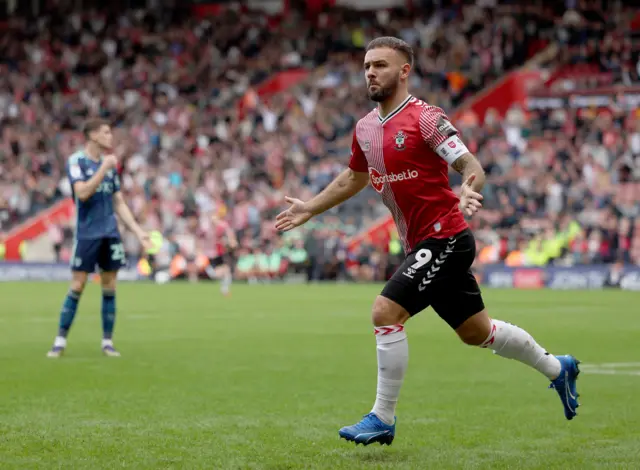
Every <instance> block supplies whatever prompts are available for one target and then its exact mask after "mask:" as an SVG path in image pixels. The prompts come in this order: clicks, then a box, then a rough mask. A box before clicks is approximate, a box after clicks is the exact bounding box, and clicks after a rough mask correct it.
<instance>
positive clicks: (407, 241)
mask: <svg viewBox="0 0 640 470" xmlns="http://www.w3.org/2000/svg"><path fill="white" fill-rule="evenodd" d="M467 152H468V149H467V147H466V146H465V145H464V143H462V141H461V140H460V137H459V136H458V131H457V129H456V128H455V127H454V126H453V125H452V124H451V122H450V121H449V118H448V117H447V116H446V114H445V113H444V111H443V110H442V109H440V108H438V107H435V106H431V105H429V104H427V103H425V102H423V101H421V100H418V99H416V98H414V97H413V96H409V97H407V99H406V100H405V101H403V102H402V103H401V104H400V105H399V106H398V107H397V108H396V109H395V110H394V111H393V112H391V113H389V115H388V116H387V117H385V118H384V119H383V118H381V117H380V114H379V112H378V109H377V108H376V109H374V110H373V111H371V112H370V113H369V114H367V115H366V116H365V117H364V118H362V119H361V120H360V121H358V124H357V125H356V130H355V133H354V136H353V144H352V147H351V161H350V163H349V167H350V168H351V169H352V170H353V171H357V172H367V171H368V172H369V177H370V179H371V186H373V188H374V189H375V190H376V191H377V192H378V193H380V195H381V196H382V201H383V202H384V204H385V205H386V206H387V207H388V208H389V210H390V211H391V214H392V215H393V218H394V220H395V223H396V225H397V227H398V234H399V235H400V238H401V240H402V243H403V245H404V249H405V252H407V253H408V252H409V251H411V250H412V249H413V248H415V246H416V245H417V244H418V243H420V242H421V241H423V240H425V239H427V238H448V237H451V236H453V235H455V234H457V233H459V232H461V231H462V230H464V229H465V228H467V227H468V225H467V223H466V221H465V220H464V215H463V214H462V212H461V211H460V210H459V209H458V204H459V202H460V201H459V199H458V197H457V196H456V194H455V193H454V192H453V191H452V190H451V187H450V186H449V175H448V166H449V164H451V163H453V162H454V161H455V160H456V159H457V158H459V157H460V156H462V155H464V154H465V153H467Z"/></svg>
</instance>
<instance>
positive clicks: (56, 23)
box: [0, 2, 640, 280]
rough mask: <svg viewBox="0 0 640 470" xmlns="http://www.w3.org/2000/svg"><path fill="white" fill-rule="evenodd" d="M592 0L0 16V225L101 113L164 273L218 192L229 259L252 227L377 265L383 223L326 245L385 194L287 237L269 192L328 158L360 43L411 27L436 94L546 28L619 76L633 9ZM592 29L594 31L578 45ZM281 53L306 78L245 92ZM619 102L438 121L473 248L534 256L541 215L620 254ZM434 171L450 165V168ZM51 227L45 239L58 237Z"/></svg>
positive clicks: (378, 268) (36, 199)
mask: <svg viewBox="0 0 640 470" xmlns="http://www.w3.org/2000/svg"><path fill="white" fill-rule="evenodd" d="M542 3H543V4H545V2H542ZM600 3H601V2H577V4H576V8H575V9H573V10H568V11H566V9H565V7H564V2H548V3H546V6H519V5H515V4H513V2H504V4H502V2H483V3H482V4H481V3H476V4H475V5H469V4H467V3H465V2H459V3H456V4H455V5H452V6H449V7H447V8H442V9H433V8H425V9H423V10H416V11H413V12H411V13H406V12H394V13H393V14H388V13H386V12H384V11H380V12H375V13H366V12H350V11H347V10H343V9H332V10H328V11H327V12H325V13H323V14H322V15H320V16H319V17H317V18H316V19H315V22H314V23H312V22H310V21H309V20H306V19H304V18H303V17H302V16H300V15H299V14H297V13H295V12H294V13H293V14H292V15H291V16H290V17H287V18H283V19H282V20H279V21H278V20H276V19H270V18H267V17H265V15H263V14H262V13H258V12H246V11H245V12H236V11H233V10H228V11H226V12H225V13H224V14H223V15H220V16H219V17H216V18H209V19H196V18H191V17H189V16H186V15H184V14H182V13H181V11H180V10H175V11H170V10H164V11H163V12H162V13H160V12H154V11H141V10H138V11H118V12H106V13H101V12H87V13H83V14H78V13H75V12H64V11H59V12H57V11H52V12H49V13H47V14H44V15H41V16H40V18H39V20H38V21H36V22H28V21H26V20H24V19H19V18H15V19H12V20H11V21H10V23H9V26H8V28H7V29H6V30H5V31H4V32H3V33H1V34H0V71H2V73H1V74H0V90H1V91H0V132H1V133H2V137H3V139H2V140H1V141H0V224H2V225H0V227H2V230H7V229H9V228H10V227H11V226H13V225H15V224H16V223H18V222H19V221H21V220H23V219H24V218H26V217H28V216H30V215H32V214H33V213H34V212H36V211H38V210H40V209H41V208H43V207H46V206H48V205H50V204H51V203H52V202H53V201H56V200H59V199H60V198H62V197H65V196H68V195H69V189H70V188H69V187H68V184H67V183H66V180H65V179H64V177H63V171H62V168H63V164H64V160H65V158H66V156H67V155H69V154H70V153H72V151H73V150H74V149H75V148H76V146H77V145H79V143H80V141H81V135H80V132H79V124H80V123H81V122H82V121H83V120H84V119H85V118H86V117H88V116H102V117H105V118H108V119H110V120H112V121H113V122H114V123H115V124H116V126H117V129H116V139H115V140H116V141H117V142H118V146H117V147H116V148H115V149H114V152H115V153H116V154H117V155H118V156H119V158H120V160H121V166H120V168H119V172H120V175H121V181H122V190H123V192H124V193H125V197H126V198H127V200H128V201H129V202H130V204H131V207H132V210H133V211H134V213H135V215H136V216H137V217H139V218H140V220H142V221H143V225H144V228H145V229H147V230H161V231H162V232H164V233H165V235H166V236H167V238H169V239H171V240H174V242H175V243H172V244H170V249H169V248H167V254H166V256H165V258H167V259H165V260H164V261H165V264H167V265H168V264H169V261H170V260H171V259H176V258H174V257H175V256H177V257H178V258H177V259H180V260H182V261H183V262H184V263H174V264H173V266H174V268H175V269H174V271H175V272H176V273H191V276H192V277H193V276H194V271H193V270H189V268H188V265H189V263H190V262H191V261H189V260H195V259H198V256H199V255H202V254H204V253H202V252H204V251H206V247H202V248H197V247H199V246H202V245H201V243H200V244H199V243H198V239H205V240H206V239H207V237H208V235H209V233H208V231H209V230H210V228H208V224H207V222H206V221H207V220H208V217H209V214H211V213H212V212H215V211H219V210H225V211H226V218H227V220H228V221H229V223H230V224H231V226H232V227H233V229H234V230H235V231H236V233H237V235H238V239H239V240H240V244H241V246H242V247H243V248H245V249H246V250H245V251H242V252H240V253H239V257H238V272H239V273H241V275H242V276H244V277H246V278H257V277H259V276H261V273H262V274H264V269H263V270H262V271H261V270H260V266H263V267H264V266H265V265H266V264H265V262H264V260H265V256H267V255H266V254H265V253H264V251H263V248H261V249H258V248H254V247H259V246H261V247H264V246H269V247H270V248H269V249H270V250H273V251H272V252H271V255H269V256H268V259H271V257H272V258H273V260H274V261H273V266H275V265H276V262H275V260H276V259H278V257H279V259H280V260H281V261H282V260H283V259H284V260H285V261H284V262H285V263H286V262H287V261H288V262H289V264H290V265H292V266H295V267H296V268H297V269H301V267H302V265H304V266H306V267H307V268H308V278H309V279H310V280H318V279H324V278H326V277H347V275H348V274H347V273H349V274H350V275H351V276H352V277H354V278H356V279H366V280H374V279H377V280H380V279H382V278H384V276H385V270H386V264H387V263H388V257H387V256H386V254H385V255H384V256H383V255H382V254H381V253H380V252H379V250H378V249H375V248H374V246H379V245H381V244H382V245H383V246H385V248H384V251H386V250H387V249H388V243H387V240H386V239H385V240H384V241H375V240H374V241H371V243H365V244H364V245H362V246H361V247H360V248H359V252H357V253H351V254H347V253H346V248H345V239H346V237H347V236H350V235H353V234H354V233H355V232H356V231H357V230H358V229H359V228H360V227H362V226H365V225H367V224H370V223H371V222H372V221H373V220H375V219H377V218H378V217H379V216H380V215H381V214H383V213H384V210H383V209H381V206H380V205H379V204H378V203H377V202H376V203H373V202H372V200H373V199H372V198H371V197H370V196H371V193H370V192H369V193H367V192H366V191H364V192H363V194H362V197H360V198H354V200H353V201H350V204H347V205H344V206H341V207H340V208H338V209H336V211H334V212H332V213H330V214H329V215H328V217H326V218H325V219H324V220H321V221H320V225H318V226H317V227H315V229H314V227H311V230H310V231H309V232H305V231H301V232H300V235H299V236H298V238H284V239H283V240H284V241H283V242H278V241H277V240H278V237H279V236H280V235H279V234H277V233H275V231H274V230H273V227H272V224H271V223H270V219H271V217H272V215H273V212H274V210H275V208H276V207H277V206H279V204H280V203H281V201H282V197H283V196H284V195H285V194H286V193H288V192H289V191H292V190H293V189H295V190H296V193H297V194H301V197H303V198H304V197H305V196H306V195H311V194H314V193H316V192H318V191H319V190H321V189H322V188H323V187H324V186H325V185H326V184H327V183H328V182H329V181H331V180H332V179H333V177H334V176H335V175H336V174H337V173H338V172H339V171H341V170H342V168H343V167H344V164H345V161H346V159H347V158H348V152H349V147H350V141H351V134H352V131H353V126H354V125H355V122H356V121H357V119H358V118H359V117H361V116H362V115H363V114H365V113H366V112H367V111H368V109H369V108H370V107H371V103H370V102H368V100H367V99H366V96H365V95H363V94H362V93H360V91H359V88H360V86H361V84H362V80H363V73H362V64H361V61H362V48H363V46H364V45H365V44H366V43H367V41H368V40H369V39H371V38H372V37H374V36H379V35H384V34H396V35H399V36H401V37H403V38H404V39H405V40H407V41H408V42H410V43H411V44H412V45H414V46H415V47H416V50H417V51H418V54H417V57H416V66H415V67H416V73H415V74H414V83H412V90H413V91H414V92H415V94H417V95H419V96H421V97H422V98H424V99H426V100H427V101H429V102H430V103H431V104H434V105H439V106H442V107H445V108H446V109H451V108H452V107H454V106H456V105H457V104H459V103H461V102H462V101H464V100H465V99H467V98H468V97H469V96H470V95H471V94H473V93H475V92H477V91H479V90H481V89H483V88H484V87H485V86H487V84H489V83H491V82H492V81H494V80H495V79H496V78H498V77H500V76H502V75H503V74H504V73H505V72H506V71H507V70H509V69H511V68H513V67H516V66H519V65H521V64H522V63H523V62H524V61H525V60H526V59H527V58H528V57H530V56H531V55H532V54H534V53H535V52H537V51H538V50H540V48H542V47H544V46H545V45H546V44H547V43H548V41H549V40H551V39H553V38H554V37H555V38H556V39H557V40H558V41H559V43H560V45H561V49H562V50H563V52H562V53H563V54H564V55H563V56H562V57H563V58H565V59H566V60H568V61H569V62H571V61H573V62H575V63H579V62H585V61H587V62H593V61H595V62H597V64H598V66H599V67H601V68H602V71H603V72H604V73H607V74H610V75H611V76H612V77H617V78H615V79H614V80H616V81H621V83H628V82H629V81H631V82H633V80H635V75H634V60H636V61H637V59H638V56H637V50H638V49H637V38H636V37H635V36H634V33H630V32H628V31H629V28H628V27H627V26H628V24H627V17H631V16H632V15H628V12H626V11H624V10H616V11H614V12H612V13H611V14H609V12H606V14H604V13H603V12H602V11H601V6H600ZM594 5H595V6H594ZM599 9H600V10H599ZM554 18H555V23H554ZM557 25H560V26H561V27H560V28H556V26H557ZM603 25H604V26H603ZM554 35H555V36H554ZM598 41H601V42H602V45H603V46H602V50H600V49H594V48H593V47H592V46H594V45H597V44H599V42H598ZM565 45H566V47H565ZM297 67H303V68H307V69H309V70H311V71H312V73H311V74H310V75H309V77H308V79H307V80H305V81H304V82H302V83H300V84H299V85H297V86H295V87H293V88H291V89H288V90H284V91H282V92H281V93H278V94H276V95H271V96H262V97H259V96H258V95H257V93H256V85H257V84H258V83H259V82H260V81H262V80H263V79H265V78H266V77H268V76H269V75H271V74H272V73H273V72H275V71H279V70H285V69H288V68H297ZM636 68H637V67H636ZM638 117H639V116H637V115H636V114H635V113H634V112H630V111H629V110H626V109H619V108H615V107H614V108H612V109H610V110H608V111H606V110H605V112H603V110H600V112H599V113H595V112H593V110H574V109H559V110H551V111H548V110H540V111H533V112H529V111H527V110H525V109H523V108H521V107H518V106H514V107H513V108H512V109H510V110H509V112H508V113H507V115H506V117H505V119H504V121H503V120H502V119H501V118H500V116H499V115H498V114H497V112H495V111H489V112H488V113H487V114H486V116H485V117H484V119H483V120H481V119H479V117H478V116H476V115H474V113H473V112H472V111H467V112H466V113H465V114H464V115H463V118H462V119H461V120H460V122H459V123H458V124H457V125H458V126H459V128H460V130H461V132H462V133H463V136H464V139H465V141H466V142H468V145H469V146H470V149H471V150H472V151H473V152H474V153H476V154H477V155H478V156H479V158H480V160H481V161H482V162H483V164H484V166H485V168H486V171H487V185H486V196H485V210H484V211H483V212H482V213H481V216H480V217H478V218H477V219H476V220H474V221H473V224H474V225H475V228H476V230H477V232H476V233H477V236H478V240H479V250H478V251H479V253H480V252H482V249H483V248H485V247H490V249H489V250H487V251H486V253H487V258H486V259H487V260H491V261H493V260H495V261H500V260H504V259H505V258H506V257H507V256H508V254H509V253H510V252H511V251H513V250H515V249H517V248H518V247H520V250H519V251H521V252H522V251H524V252H525V256H524V259H528V258H532V259H533V260H535V262H539V261H540V260H541V259H543V257H544V256H543V255H544V252H543V251H542V250H543V248H542V244H538V242H537V240H538V239H537V238H533V240H536V241H535V242H532V241H529V240H530V239H531V238H532V237H534V236H535V235H536V234H539V233H546V234H547V237H546V239H547V246H548V247H554V246H555V243H558V244H560V241H562V243H561V250H560V253H561V254H560V256H559V257H558V256H554V257H553V258H554V262H557V263H562V262H567V263H568V262H575V261H576V260H577V259H584V256H591V257H590V258H589V259H591V260H595V259H618V257H619V256H622V257H623V258H624V259H628V260H630V261H633V262H638V260H639V259H640V257H639V254H638V251H637V249H636V248H635V247H636V245H634V243H635V242H634V241H633V240H637V239H638V238H637V236H636V233H637V231H638V228H637V225H634V224H631V223H630V222H629V224H627V222H619V220H620V221H624V220H627V219H630V218H633V217H636V216H637V215H638V210H639V207H638V199H639V198H637V197H636V198H634V197H633V194H632V193H630V196H628V195H624V194H622V195H621V194H618V193H616V190H617V189H616V188H619V187H621V186H620V184H621V183H625V184H630V183H631V182H634V181H638V178H639V177H640V119H638ZM541 175H544V177H541ZM451 182H452V184H453V185H454V186H455V185H457V184H459V183H460V181H459V178H457V176H456V175H452V177H451ZM300 187H301V188H300ZM605 213H606V214H608V215H606V217H605V216H603V214H605ZM562 221H572V222H573V223H574V224H579V225H580V227H581V231H578V232H577V233H576V232H575V231H573V232H572V234H571V236H569V237H565V238H562V239H561V240H560V239H558V238H557V237H559V236H560V235H559V234H562V233H564V230H565V229H564V228H563V227H564V226H563V224H565V225H566V223H568V222H562ZM558 224H559V225H558ZM627 225H631V227H630V228H629V229H628V230H627ZM65 232H66V236H65V241H64V242H63V243H62V247H61V249H60V257H61V258H62V259H64V258H65V257H68V255H69V251H70V246H71V240H70V236H69V231H68V230H66V231H65ZM621 232H625V233H628V237H625V236H623V235H621ZM196 233H200V235H199V236H195V234H196ZM615 234H617V238H616V235H615ZM296 236H297V235H296ZM627 238H628V240H627ZM616 240H617V241H616ZM585 242H588V243H587V247H586V248H585V249H583V248H582V245H584V243H585ZM125 243H126V247H127V250H128V252H129V253H130V254H131V255H132V256H133V257H137V255H138V254H139V247H138V246H137V242H136V241H135V240H134V239H130V237H126V236H125ZM282 243H283V244H282ZM525 243H526V246H527V248H526V250H522V248H523V247H524V246H525ZM292 246H293V247H294V250H297V251H294V250H292V249H291V247H292ZM537 246H540V248H537ZM301 247H302V248H301ZM587 248H588V249H587ZM591 248H592V249H591ZM549 249H550V251H554V254H555V253H557V247H556V248H554V249H553V250H551V248H549ZM288 250H289V253H294V252H295V253H297V254H299V255H300V256H301V253H302V251H301V250H303V251H304V252H305V254H306V258H305V261H293V258H287V254H286V253H287V251H288ZM536 250H537V251H536ZM576 250H577V251H576ZM634 250H635V251H634ZM576 253H578V254H579V256H576ZM289 256H291V255H289ZM296 259H303V258H296ZM259 260H262V261H261V263H262V264H260V263H259V262H258V261H259ZM524 262H531V261H524ZM301 263H304V264H301ZM270 266H271V264H270ZM292 269H293V268H292ZM276 271H277V270H275V269H271V268H270V269H268V270H267V272H268V273H270V274H275V272H276ZM263 277H264V276H263Z"/></svg>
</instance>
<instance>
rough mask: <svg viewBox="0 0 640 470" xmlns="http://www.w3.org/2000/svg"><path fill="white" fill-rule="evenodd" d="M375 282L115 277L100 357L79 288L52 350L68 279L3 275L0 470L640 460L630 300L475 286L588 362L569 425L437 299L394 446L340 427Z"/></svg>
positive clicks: (419, 330) (364, 367)
mask: <svg viewBox="0 0 640 470" xmlns="http://www.w3.org/2000/svg"><path fill="white" fill-rule="evenodd" d="M379 290H380V286H371V285H322V286H306V285H270V286H234V292H233V296H232V297H231V298H229V299H226V298H223V297H221V296H220V294H219V293H218V287H217V286H216V285H212V284H198V285H190V284H169V285H164V286H158V285H153V284H121V285H120V290H119V294H118V299H117V301H118V320H117V323H116V336H115V340H116V346H117V347H118V348H119V349H120V351H121V352H122V354H123V357H121V358H105V357H102V356H101V355H100V350H99V347H100V315H99V311H100V310H99V309H100V305H99V302H100V295H99V289H98V287H97V286H96V285H91V286H89V287H88V290H87V292H86V293H85V296H84V297H83V299H82V301H81V305H80V309H79V312H78V317H77V319H76V324H75V325H74V329H73V330H72V332H71V335H70V338H69V348H68V350H67V355H66V356H65V357H63V358H62V359H61V360H58V361H56V360H51V359H47V358H46V357H45V354H46V352H47V349H48V348H49V347H50V346H51V342H52V339H53V336H54V334H55V332H56V329H57V320H58V310H59V306H60V303H61V302H62V297H63V295H64V293H65V291H66V285H63V284H46V283H42V284H40V283H33V284H0V299H1V304H0V305H1V308H0V331H2V336H1V343H0V381H1V386H0V468H1V469H3V470H8V469H58V468H60V469H62V468H64V469H91V470H97V469H116V468H130V469H298V468H299V469H312V468H326V469H350V470H351V469H360V468H366V469H374V468H375V469H377V468H380V469H383V468H384V469H388V468H415V469H437V470H439V469H448V468H451V469H476V468H477V469H485V468H490V469H507V468H509V469H529V468H539V469H550V468H561V469H588V468H617V469H622V468H628V469H634V468H635V469H637V468H640V307H639V306H638V305H639V302H638V301H639V300H640V295H639V294H638V293H632V292H621V291H597V292H595V291H594V292H575V291H567V292H559V291H524V292H522V291H498V290H488V291H486V292H485V300H486V303H487V305H488V308H489V309H490V312H491V314H492V315H494V316H495V317H496V318H500V319H503V320H507V321H511V322H513V323H516V324H518V325H519V326H521V327H523V328H525V329H526V330H528V331H529V332H530V333H531V334H532V335H533V336H534V337H535V338H536V339H537V340H538V341H539V342H540V343H541V344H542V345H543V346H545V347H546V348H548V349H549V350H550V351H551V352H554V353H558V354H563V353H572V354H575V355H576V356H577V357H578V358H579V359H580V360H582V361H583V364H584V367H583V373H582V374H581V376H580V380H579V381H578V385H579V391H580V393H581V402H582V407H581V408H580V409H579V415H578V417H577V418H576V419H575V420H573V421H571V422H568V421H566V420H565V418H564V415H563V412H562V406H561V404H560V401H559V400H558V398H557V396H556V393H555V392H554V391H553V390H547V389H546V387H547V385H548V383H547V381H546V380H545V379H544V378H543V377H542V376H540V375H539V374H538V373H537V372H535V371H533V370H530V369H528V368H527V367H525V366H523V365H521V364H519V363H517V362H515V361H509V360H505V359H502V358H499V357H496V356H494V355H493V354H491V353H490V352H489V351H486V350H478V349H474V348H471V347H468V346H464V345H462V344H461V343H460V342H459V341H458V340H457V339H456V337H455V335H454V334H453V333H452V332H451V331H450V330H449V329H448V327H447V326H446V324H444V322H442V321H441V320H440V319H439V318H438V317H437V316H436V315H435V313H433V312H432V311H431V310H428V311H425V312H423V313H422V314H421V315H419V316H418V317H416V318H414V319H413V320H411V321H410V322H409V324H408V328H407V332H408V335H409V347H410V360H409V372H408V374H407V378H406V381H405V386H404V388H403V390H402V394H401V397H400V404H399V407H398V427H397V433H396V440H395V442H394V444H393V446H391V447H386V446H384V447H380V446H378V445H374V446H369V447H366V448H365V447H362V446H359V447H355V446H354V445H353V444H350V443H347V442H345V441H341V440H339V438H338V432H337V431H338V429H339V428H340V427H341V426H343V425H347V424H352V423H354V422H356V421H357V420H359V419H360V417H361V416H362V415H363V414H365V413H367V412H368V411H369V410H370V408H371V405H372V404H373V400H374V398H375V385H376V354H375V340H374V338H373V334H372V329H371V327H370V322H369V309H370V306H371V304H372V301H373V299H374V296H375V295H376V294H377V293H378V292H379Z"/></svg>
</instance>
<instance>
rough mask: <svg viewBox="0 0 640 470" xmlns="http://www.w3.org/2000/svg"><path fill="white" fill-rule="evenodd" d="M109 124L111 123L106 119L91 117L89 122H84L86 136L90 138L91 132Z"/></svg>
mask: <svg viewBox="0 0 640 470" xmlns="http://www.w3.org/2000/svg"><path fill="white" fill-rule="evenodd" d="M109 125H110V124H109V123H108V122H107V121H105V120H104V119H89V120H88V121H87V122H85V123H84V128H83V132H84V136H85V137H86V138H87V139H88V138H89V134H91V133H92V132H94V131H97V130H98V129H100V128H101V127H102V126H109Z"/></svg>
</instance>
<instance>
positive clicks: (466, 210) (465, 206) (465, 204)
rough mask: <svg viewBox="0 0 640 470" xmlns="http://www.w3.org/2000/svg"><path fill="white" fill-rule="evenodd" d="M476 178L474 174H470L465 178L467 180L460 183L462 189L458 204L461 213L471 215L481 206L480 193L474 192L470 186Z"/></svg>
mask: <svg viewBox="0 0 640 470" xmlns="http://www.w3.org/2000/svg"><path fill="white" fill-rule="evenodd" d="M475 179H476V175H471V176H469V178H467V181H465V182H464V183H462V190H461V191H460V205H459V206H458V207H459V208H460V210H461V211H462V213H463V214H464V215H466V216H469V217H471V216H472V215H473V214H475V213H476V212H478V211H479V210H480V208H481V207H482V203H481V202H480V201H482V199H483V197H482V194H480V193H477V192H475V191H474V190H473V189H472V188H471V183H473V180H475Z"/></svg>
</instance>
